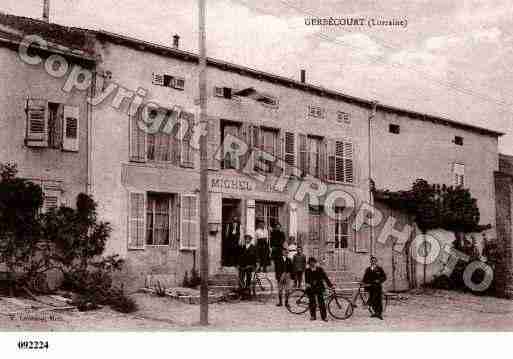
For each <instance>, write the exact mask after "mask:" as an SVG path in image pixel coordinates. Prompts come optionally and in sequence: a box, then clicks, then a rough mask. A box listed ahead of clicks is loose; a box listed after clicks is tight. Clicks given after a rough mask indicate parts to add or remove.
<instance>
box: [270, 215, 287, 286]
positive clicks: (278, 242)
mask: <svg viewBox="0 0 513 359" xmlns="http://www.w3.org/2000/svg"><path fill="white" fill-rule="evenodd" d="M269 244H270V245H271V258H272V260H273V262H274V268H275V269H274V272H275V273H276V280H278V274H277V273H278V271H277V270H276V258H279V257H280V256H281V251H282V248H283V245H284V244H285V233H283V231H282V230H281V225H280V223H276V224H275V225H274V228H273V230H272V231H271V240H270V241H269Z"/></svg>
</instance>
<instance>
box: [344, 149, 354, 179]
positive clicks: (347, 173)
mask: <svg viewBox="0 0 513 359" xmlns="http://www.w3.org/2000/svg"><path fill="white" fill-rule="evenodd" d="M353 156H354V146H353V144H352V143H351V142H344V179H345V182H346V183H354V162H353Z"/></svg>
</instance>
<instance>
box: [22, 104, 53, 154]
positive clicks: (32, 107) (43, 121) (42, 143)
mask: <svg viewBox="0 0 513 359" xmlns="http://www.w3.org/2000/svg"><path fill="white" fill-rule="evenodd" d="M25 111H26V113H27V132H26V144H27V146H31V147H47V146H48V101H46V100H41V99H27V107H26V109H25Z"/></svg>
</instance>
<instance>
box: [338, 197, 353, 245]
mask: <svg viewBox="0 0 513 359" xmlns="http://www.w3.org/2000/svg"><path fill="white" fill-rule="evenodd" d="M343 211H344V208H342V207H335V219H334V227H335V228H334V230H335V236H334V240H335V243H334V246H335V249H337V248H347V247H348V243H349V239H350V237H351V230H350V227H349V219H348V218H343V216H344V215H345V214H344V213H343Z"/></svg>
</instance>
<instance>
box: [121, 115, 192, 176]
mask: <svg viewBox="0 0 513 359" xmlns="http://www.w3.org/2000/svg"><path fill="white" fill-rule="evenodd" d="M143 112H144V116H148V117H150V118H153V121H152V128H149V127H148V128H146V124H145V123H144V122H143V120H142V116H143ZM129 113H130V115H129V120H130V161H132V162H147V161H152V162H167V163H170V164H173V165H176V166H182V167H189V168H193V167H194V158H195V157H194V154H195V151H194V149H193V148H192V146H190V139H191V137H192V132H193V131H192V128H193V127H194V115H193V114H191V113H188V112H185V111H180V110H179V109H175V108H174V109H171V110H170V109H165V108H151V107H150V106H141V107H140V108H139V109H138V110H137V111H136V113H135V114H132V112H129ZM157 116H158V118H156V117H157ZM182 124H183V127H182ZM155 126H158V128H153V127H155ZM176 128H178V130H176ZM182 131H183V132H185V133H182Z"/></svg>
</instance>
